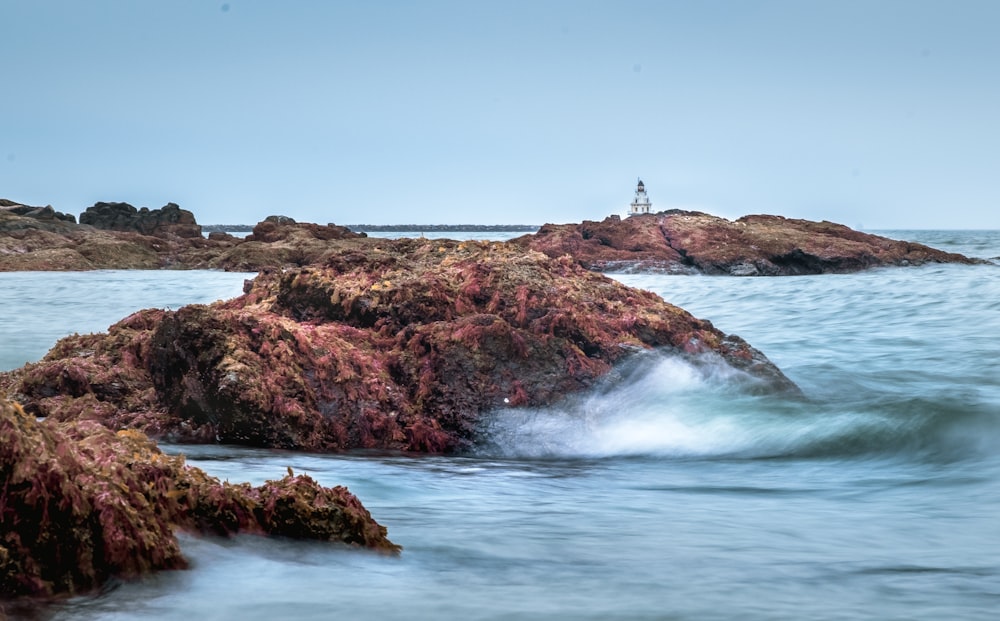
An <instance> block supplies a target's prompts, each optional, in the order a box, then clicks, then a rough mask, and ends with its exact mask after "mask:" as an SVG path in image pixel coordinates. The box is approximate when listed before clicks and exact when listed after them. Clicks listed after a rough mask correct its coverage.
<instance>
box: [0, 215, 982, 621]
mask: <svg viewBox="0 0 1000 621" xmlns="http://www.w3.org/2000/svg"><path fill="white" fill-rule="evenodd" d="M878 233H879V234H882V235H886V236H888V237H893V238H896V239H907V240H911V241H918V242H922V243H926V244H928V245H931V246H934V247H937V248H941V249H944V250H949V251H954V252H961V253H964V254H967V255H969V256H974V257H979V258H984V259H990V260H992V261H993V264H987V265H974V266H968V265H925V266H919V267H907V268H887V269H875V270H871V271H866V272H862V273H857V274H844V275H820V276H792V277H779V278H732V277H707V276H668V275H648V274H645V275H643V274H619V275H613V277H614V278H616V279H618V280H620V281H621V282H623V283H625V284H627V285H629V286H632V287H640V288H643V289H648V290H651V291H654V292H656V293H657V294H659V295H661V296H662V297H664V298H665V299H666V300H667V301H669V302H672V303H674V304H677V305H679V306H681V307H683V308H685V309H687V310H689V311H690V312H691V313H693V314H694V315H696V316H698V317H702V318H705V319H708V320H710V321H712V322H713V324H714V325H716V326H717V327H718V328H720V329H722V330H724V331H726V332H731V333H735V334H738V335H740V336H742V337H743V338H744V339H746V340H747V341H748V342H749V343H751V344H752V345H754V346H755V347H756V348H758V349H760V350H761V351H763V352H764V353H765V354H766V355H767V356H768V357H769V358H770V359H771V360H772V361H773V362H775V363H776V364H777V365H778V366H779V367H780V368H781V369H782V370H783V371H784V372H785V374H786V375H787V376H788V377H789V378H791V379H792V380H793V381H794V382H795V383H797V384H798V386H799V387H800V388H801V389H802V395H801V396H794V395H785V394H760V393H759V392H754V391H749V390H748V389H747V387H746V383H745V382H741V381H740V380H739V377H737V376H736V375H735V374H733V373H731V372H728V371H727V369H725V368H719V367H713V366H711V365H698V366H697V367H696V366H693V365H691V364H689V363H688V362H686V361H685V360H683V359H680V358H678V357H676V356H671V355H669V354H667V353H659V354H655V355H648V356H645V357H644V358H643V359H641V360H640V361H639V363H638V364H636V365H633V367H632V368H631V369H630V370H629V372H628V373H627V374H624V377H623V379H622V380H621V381H620V382H618V383H616V384H614V385H611V386H602V387H600V388H597V389H595V390H594V391H593V392H591V393H589V394H586V395H580V396H577V397H573V398H569V399H567V400H566V402H565V403H562V404H560V405H558V406H555V407H551V408H546V409H540V410H529V409H522V410H510V409H509V410H505V411H503V412H496V413H492V414H491V415H489V416H487V417H486V418H485V420H484V422H483V426H482V429H481V436H482V437H481V441H480V443H479V445H478V447H477V448H476V449H475V450H474V451H472V452H470V453H468V454H463V455H449V456H414V455H401V454H391V453H389V454H387V453H350V454H341V455H322V454H303V453H295V452H287V451H276V450H261V449H251V448H241V447H235V446H178V445H164V446H163V449H164V450H166V451H167V452H170V453H183V454H185V455H186V456H187V461H188V463H190V464H192V465H195V466H198V467H200V468H203V469H205V470H206V471H208V472H209V473H211V474H213V475H215V476H217V477H220V478H222V479H228V480H230V481H234V482H236V481H251V482H253V483H255V484H259V483H262V482H263V481H265V480H268V479H273V478H280V477H281V476H283V475H284V474H285V472H286V469H287V468H288V467H291V468H293V469H294V470H295V471H296V472H304V473H307V474H309V475H311V476H312V477H314V478H315V479H317V480H318V481H320V482H321V483H323V484H325V485H347V486H348V487H349V488H350V489H351V491H353V492H354V493H355V494H357V496H358V497H359V498H360V499H361V500H362V502H363V503H364V504H365V506H366V507H367V508H368V509H369V510H370V511H371V513H372V515H373V516H374V517H375V518H376V519H377V520H378V521H379V522H380V523H381V524H383V525H385V526H386V527H387V528H388V531H389V536H390V538H391V539H392V540H393V541H394V542H396V543H398V544H400V545H402V546H403V551H402V553H401V554H400V555H399V556H398V557H393V556H383V555H379V554H375V553H371V552H367V551H363V550H358V549H352V548H348V547H342V546H338V545H330V544H322V543H315V542H299V541H289V540H281V539H269V538H264V537H259V536H251V535H244V536H236V537H232V538H228V539H223V538H216V537H209V536H193V535H181V543H182V548H183V550H184V553H185V554H186V555H187V557H188V558H189V559H190V561H191V568H190V569H188V570H184V571H170V572H162V573H158V574H155V575H153V576H150V577H148V578H145V579H141V580H137V581H129V582H116V583H113V584H111V585H109V586H108V587H107V588H106V589H104V590H103V591H102V592H100V593H97V594H93V595H87V596H81V597H74V598H71V599H68V600H65V601H61V602H58V603H55V604H49V605H45V606H35V607H21V608H18V609H10V608H9V609H8V611H7V614H8V615H13V618H21V617H23V618H28V619H45V620H67V621H68V620H73V621H82V620H97V619H108V620H110V619H116V620H117V619H162V620H177V621H190V620H192V619H199V620H212V619H217V620H229V619H233V620H236V619H239V620H243V621H254V620H264V619H268V620H270V619H372V620H387V621H389V620H407V621H411V620H424V619H433V620H442V619H461V620H483V621H486V620H489V621H513V620H521V619H526V620H532V619H539V620H542V619H544V620H556V619H565V620H574V621H575V620H595V621H596V620H600V621H607V620H621V621H629V620H633V621H639V620H664V621H666V620H671V621H675V620H676V621H680V620H692V621H694V620H697V621H709V620H740V621H753V620H761V621H763V620H788V619H794V620H813V619H817V620H831V621H832V620H861V619H865V620H878V621H886V620H900V621H902V620H920V619H926V620H933V621H945V620H947V621H953V620H983V621H986V620H990V621H994V620H995V619H998V618H1000V231H922V230H921V231H879V232H878ZM393 235H394V236H398V235H399V234H393ZM450 236H452V237H455V238H462V236H461V234H456V233H452V234H450ZM492 238H494V239H496V238H497V234H493V236H492ZM252 277H253V275H252V274H243V273H225V272H212V271H199V272H173V271H161V272H133V271H100V272H70V273H3V274H0V291H2V292H3V293H2V296H3V312H2V313H0V369H11V368H15V367H18V366H20V365H22V364H24V363H25V362H27V361H32V360H37V359H39V358H40V357H42V356H43V355H44V354H45V352H46V351H47V350H48V349H49V348H50V347H51V346H52V345H53V343H54V342H55V341H56V339H58V338H59V337H61V336H64V335H66V334H71V333H74V332H79V333H84V332H92V331H104V330H106V329H107V327H108V326H109V325H110V324H112V323H114V322H115V321H117V320H118V319H120V318H122V317H125V316H126V315H128V314H129V313H131V312H133V311H135V310H137V309H140V308H146V307H162V308H178V307H180V306H182V305H184V304H189V303H204V302H211V301H213V300H216V299H222V298H228V297H232V296H236V295H238V294H240V292H241V290H242V287H243V283H244V280H245V279H247V278H252Z"/></svg>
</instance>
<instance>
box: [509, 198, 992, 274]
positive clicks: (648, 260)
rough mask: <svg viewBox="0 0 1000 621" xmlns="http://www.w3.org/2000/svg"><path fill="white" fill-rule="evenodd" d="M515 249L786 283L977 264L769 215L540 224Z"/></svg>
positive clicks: (593, 264) (591, 264)
mask: <svg viewBox="0 0 1000 621" xmlns="http://www.w3.org/2000/svg"><path fill="white" fill-rule="evenodd" d="M514 243H516V244H519V245H521V246H523V247H526V248H531V249H533V250H537V251H539V252H544V253H545V254H547V255H548V256H551V257H559V256H563V255H569V256H572V257H573V258H574V259H576V260H577V261H579V262H580V264H581V265H583V266H584V267H587V268H588V269H593V270H598V271H604V272H610V271H638V272H644V271H649V272H666V273H679V274H690V273H703V274H711V275H732V276H785V275H796V274H823V273H844V272H856V271H859V270H864V269H868V268H872V267H883V266H904V265H919V264H923V263H975V262H977V261H976V260H974V259H970V258H968V257H965V256H963V255H960V254H954V253H948V252H943V251H941V250H936V249H934V248H930V247H928V246H924V245H922V244H917V243H912V242H906V241H897V240H893V239H888V238H886V237H880V236H878V235H871V234H868V233H862V232H860V231H855V230H852V229H850V228H848V227H846V226H844V225H841V224H834V223H832V222H812V221H809V220H798V219H792V218H783V217H781V216H768V215H756V216H744V217H742V218H740V219H738V220H736V221H732V222H731V221H729V220H726V219H724V218H719V217H717V216H712V215H709V214H706V213H700V212H695V211H681V210H670V211H665V212H661V213H658V214H642V215H636V216H631V217H629V218H625V219H622V218H620V217H618V216H611V217H609V218H605V219H604V220H603V221H601V222H593V221H584V222H582V223H580V224H561V225H556V224H546V225H545V226H543V227H542V228H541V229H539V230H538V232H537V233H534V234H532V235H524V236H522V237H519V238H517V239H516V240H514Z"/></svg>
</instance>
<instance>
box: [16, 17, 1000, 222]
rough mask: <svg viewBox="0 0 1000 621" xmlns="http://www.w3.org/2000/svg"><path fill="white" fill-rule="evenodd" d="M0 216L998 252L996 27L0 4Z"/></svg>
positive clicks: (944, 20)
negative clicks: (792, 221)
mask: <svg viewBox="0 0 1000 621" xmlns="http://www.w3.org/2000/svg"><path fill="white" fill-rule="evenodd" d="M0 24H2V31H3V38H2V48H0V49H2V51H0V75H2V78H3V79H2V81H0V85H2V88H3V93H2V95H0V197H5V198H10V199H13V200H16V201H19V202H23V203H29V204H41V205H44V204H51V205H52V206H53V207H55V208H56V209H59V210H61V211H66V212H69V213H74V214H79V213H80V212H81V211H83V209H85V208H86V207H87V206H89V205H91V204H93V203H94V202H95V201H99V200H104V201H127V202H130V203H132V204H134V205H136V206H148V207H151V208H155V207H160V206H162V205H164V204H165V203H167V202H168V201H173V202H176V203H179V204H180V205H181V206H182V207H184V208H186V209H190V210H192V211H193V212H194V213H195V216H196V217H197V218H198V221H199V222H201V223H204V224H210V223H254V222H257V221H259V220H260V219H262V218H264V217H265V216H267V215H270V214H284V215H289V216H292V217H293V218H296V219H298V220H304V221H313V222H321V223H326V222H337V223H341V224H355V223H437V222H441V223H494V222H499V223H526V224H540V223H543V222H578V221H581V220H584V219H600V218H603V217H605V216H607V215H609V214H612V213H620V214H624V212H625V210H626V208H627V205H628V203H629V202H630V201H631V199H632V194H633V191H634V186H635V181H636V178H637V177H639V176H641V177H642V179H643V181H644V182H645V183H646V187H647V189H648V191H649V194H650V198H651V199H652V201H653V205H654V209H657V210H659V209H668V208H674V207H677V208H690V209H699V210H702V211H707V212H709V213H714V214H717V215H720V216H724V217H727V218H736V217H739V216H741V215H745V214H751V213H773V214H779V215H784V216H788V217H798V218H808V219H814V220H823V219H825V220H832V221H836V222H842V223H844V224H847V225H849V226H859V225H861V226H864V227H865V228H868V229H877V228H1000V1H996V0H982V1H976V0H940V1H937V0H830V1H826V0H791V1H768V0H762V1H754V0H690V1H668V0H656V1H651V2H635V1H620V0H619V1H611V0H608V1H604V2H588V1H583V0H581V1H556V0H548V1H546V0H534V1H520V0H497V1H476V0H464V1H417V0H412V1H406V2H389V1H376V0H370V1H341V2H334V1H318V0H317V1H312V2H309V1H293V0H289V1H282V2H278V1H276V0H275V1H265V0H256V1H255V0H229V1H228V2H226V3H223V2H215V1H208V0H199V1H194V0H158V1H154V0H145V1H140V0H129V1H124V0H123V1H111V0H104V1H102V0H88V1H86V2H84V1H77V0H61V1H59V0H0Z"/></svg>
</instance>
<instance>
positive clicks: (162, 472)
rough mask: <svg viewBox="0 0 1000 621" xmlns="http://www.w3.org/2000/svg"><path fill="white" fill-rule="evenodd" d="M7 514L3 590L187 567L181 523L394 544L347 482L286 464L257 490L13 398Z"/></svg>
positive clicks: (147, 444)
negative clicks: (41, 413)
mask: <svg viewBox="0 0 1000 621" xmlns="http://www.w3.org/2000/svg"><path fill="white" fill-rule="evenodd" d="M0 523H2V524H3V529H2V532H0V597H3V598H11V597H18V596H32V597H38V596H52V595H57V594H73V593H81V592H86V591H90V590H93V589H96V588H98V587H100V586H101V585H102V584H104V583H105V582H106V581H108V580H109V579H111V578H114V577H121V578H132V577H136V576H139V575H141V574H144V573H147V572H150V571H153V570H159V569H179V568H183V567H186V566H187V561H186V560H185V558H184V556H183V554H182V553H181V550H180V547H179V545H178V542H177V539H176V537H175V534H174V532H175V530H178V529H180V530H184V531H189V532H195V533H209V534H216V535H229V534H235V533H258V534H269V535H279V536H284V537H294V538H305V539H315V540H320V541H331V542H338V543H344V544H349V545H354V546H363V547H367V548H373V549H376V550H381V551H386V552H396V551H398V549H399V548H398V547H397V546H396V545H395V544H393V543H392V542H390V541H389V540H388V539H387V538H386V530H385V528H384V527H382V526H380V525H379V524H378V523H376V522H375V521H374V520H373V519H372V517H371V515H370V514H369V513H368V511H367V510H366V509H365V508H364V507H363V506H362V505H361V503H360V502H359V501H358V499H357V498H356V497H355V496H353V495H352V494H351V493H350V492H349V491H347V489H346V488H343V487H333V488H325V487H322V486H320V485H318V484H317V483H316V482H315V481H313V480H312V479H311V478H309V477H308V476H305V475H295V474H294V473H292V472H291V470H290V469H289V472H288V474H287V476H284V477H283V478H281V479H278V480H274V481H268V482H266V483H265V484H263V485H261V486H258V487H253V486H251V485H249V484H247V483H242V484H233V483H229V482H220V481H219V480H218V479H216V478H214V477H210V476H208V475H207V474H205V473H204V472H203V471H201V470H199V469H198V468H193V467H191V466H187V465H185V464H184V458H183V456H168V455H164V454H163V453H162V452H160V450H159V449H158V448H157V447H156V445H155V444H153V442H151V441H150V440H149V439H148V438H147V437H146V436H144V435H143V434H142V433H140V432H138V431H119V432H118V433H115V432H113V431H111V430H109V429H107V428H106V427H104V426H103V425H100V424H98V423H96V422H93V421H87V420H83V421H77V422H72V423H56V422H54V421H44V422H38V421H37V420H36V419H35V417H34V416H29V415H27V414H25V413H24V411H23V410H22V409H21V408H20V406H18V405H16V404H14V403H10V402H8V401H6V400H0Z"/></svg>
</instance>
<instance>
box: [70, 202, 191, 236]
mask: <svg viewBox="0 0 1000 621" xmlns="http://www.w3.org/2000/svg"><path fill="white" fill-rule="evenodd" d="M80 224H88V225H90V226H93V227H95V228H98V229H105V230H109V231H135V232H137V233H142V234H143V235H151V236H155V237H164V236H167V235H175V236H177V237H201V227H200V226H198V223H197V222H195V219H194V214H193V213H191V212H190V211H188V210H186V209H181V208H180V206H179V205H177V204H176V203H167V204H166V205H164V206H163V207H162V208H160V209H153V210H150V209H149V208H148V207H143V208H141V209H136V208H135V207H133V206H132V205H129V204H128V203H103V202H101V203H94V205H93V207H88V208H87V210H86V211H84V212H83V213H82V214H80Z"/></svg>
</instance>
